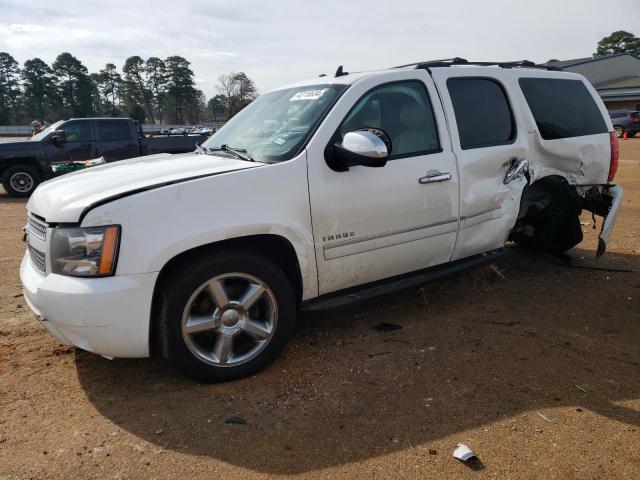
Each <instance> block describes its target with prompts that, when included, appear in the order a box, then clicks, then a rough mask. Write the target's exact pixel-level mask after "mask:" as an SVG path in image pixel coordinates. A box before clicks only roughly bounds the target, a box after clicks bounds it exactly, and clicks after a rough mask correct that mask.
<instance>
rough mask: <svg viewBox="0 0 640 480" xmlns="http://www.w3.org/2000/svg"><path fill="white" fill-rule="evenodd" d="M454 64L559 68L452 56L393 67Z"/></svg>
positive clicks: (526, 62)
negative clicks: (472, 59)
mask: <svg viewBox="0 0 640 480" xmlns="http://www.w3.org/2000/svg"><path fill="white" fill-rule="evenodd" d="M455 65H475V66H480V67H492V66H497V67H500V68H541V69H544V70H557V71H559V70H561V69H560V68H558V67H553V66H548V65H540V64H536V63H534V62H532V61H531V60H517V61H515V62H472V61H469V60H467V59H465V58H460V57H454V58H444V59H442V60H427V61H423V62H416V63H408V64H406V65H398V66H397V67H393V68H407V67H414V68H415V69H416V70H418V69H425V70H427V69H429V68H434V67H452V66H455Z"/></svg>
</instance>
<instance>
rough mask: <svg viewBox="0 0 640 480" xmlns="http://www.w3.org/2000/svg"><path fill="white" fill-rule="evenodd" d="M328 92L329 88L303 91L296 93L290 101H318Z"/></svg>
mask: <svg viewBox="0 0 640 480" xmlns="http://www.w3.org/2000/svg"><path fill="white" fill-rule="evenodd" d="M327 90H328V88H322V89H320V90H303V91H302V92H298V93H296V94H295V95H294V96H293V97H291V98H290V99H289V101H290V102H295V101H297V100H317V99H319V98H320V97H321V96H322V94H323V93H324V92H326V91H327Z"/></svg>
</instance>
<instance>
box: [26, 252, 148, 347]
mask: <svg viewBox="0 0 640 480" xmlns="http://www.w3.org/2000/svg"><path fill="white" fill-rule="evenodd" d="M157 276H158V273H157V272H154V273H145V274H140V275H121V276H114V277H106V278H75V277H67V276H64V275H56V274H52V273H50V274H48V275H42V274H41V273H39V272H38V271H37V270H36V269H35V268H34V267H33V265H32V263H31V259H30V258H29V254H28V252H27V254H26V255H25V256H24V258H23V259H22V263H21V265H20V279H21V281H22V287H23V292H24V297H25V300H26V302H27V305H28V306H29V308H30V309H31V311H32V312H33V313H34V314H35V315H36V317H37V318H38V319H39V320H40V321H41V322H42V324H43V325H44V326H45V327H47V329H48V330H49V331H50V332H51V333H52V334H53V335H54V336H55V337H56V338H58V339H59V340H61V341H63V342H65V343H69V344H73V345H76V346H77V347H80V348H82V349H83V350H88V351H90V352H94V353H98V354H100V355H104V356H107V357H148V356H149V321H150V314H151V302H152V297H153V289H154V286H155V283H156V279H157Z"/></svg>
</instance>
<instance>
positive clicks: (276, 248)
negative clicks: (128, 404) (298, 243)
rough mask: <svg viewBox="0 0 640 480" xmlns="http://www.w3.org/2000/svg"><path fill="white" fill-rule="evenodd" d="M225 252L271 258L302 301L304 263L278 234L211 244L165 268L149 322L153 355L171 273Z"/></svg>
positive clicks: (183, 253) (191, 250)
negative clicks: (249, 252)
mask: <svg viewBox="0 0 640 480" xmlns="http://www.w3.org/2000/svg"><path fill="white" fill-rule="evenodd" d="M223 250H247V251H251V252H254V253H257V254H259V255H261V256H264V257H266V258H269V259H270V260H272V261H273V262H275V263H276V264H277V265H278V266H279V267H280V268H281V269H282V271H283V272H284V273H285V275H286V276H287V279H288V280H289V282H290V283H291V286H292V288H293V291H294V293H295V296H296V302H297V305H298V306H299V305H300V302H301V301H302V292H303V279H302V270H301V268H300V261H299V259H298V256H297V254H296V251H295V249H294V247H293V245H292V243H291V242H290V241H289V240H288V239H287V238H285V237H283V236H281V235H275V234H256V235H247V236H243V237H236V238H230V239H225V240H220V241H216V242H212V243H207V244H204V245H200V246H197V247H193V248H191V249H189V250H185V251H184V252H181V253H179V254H177V255H175V256H174V257H172V258H171V259H169V260H168V261H167V262H166V263H165V264H164V265H163V267H162V268H161V270H160V273H159V274H158V278H157V279H156V284H155V287H154V290H153V296H152V300H151V312H150V322H149V346H150V351H152V350H153V349H154V348H155V347H157V346H159V345H160V342H158V316H159V310H160V301H161V291H162V287H163V285H164V283H165V282H166V281H167V279H168V278H170V274H171V272H172V271H173V270H174V269H175V268H176V267H177V266H179V265H181V264H182V263H184V262H185V261H189V260H191V259H194V258H197V257H198V256H201V255H204V254H209V253H212V252H216V251H223Z"/></svg>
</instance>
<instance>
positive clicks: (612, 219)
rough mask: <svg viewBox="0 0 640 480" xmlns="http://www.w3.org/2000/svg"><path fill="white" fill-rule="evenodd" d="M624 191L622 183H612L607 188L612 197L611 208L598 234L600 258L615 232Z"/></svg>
mask: <svg viewBox="0 0 640 480" xmlns="http://www.w3.org/2000/svg"><path fill="white" fill-rule="evenodd" d="M622 193H623V190H622V187H621V186H620V185H612V186H610V187H608V188H607V190H606V195H608V196H610V197H611V207H610V208H609V212H608V213H607V216H606V217H605V218H604V222H602V230H601V231H600V235H599V236H598V251H597V252H596V258H600V257H601V256H602V255H603V254H604V252H605V250H606V249H607V242H608V241H609V237H611V234H612V233H613V227H614V225H615V224H616V219H617V218H618V211H619V210H620V205H621V203H622Z"/></svg>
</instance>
